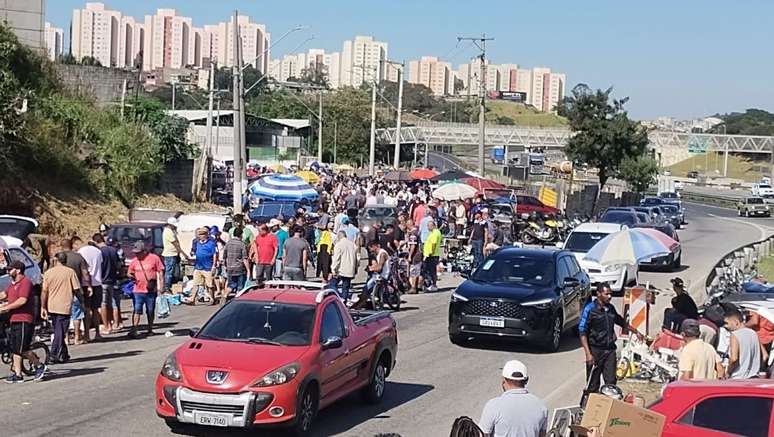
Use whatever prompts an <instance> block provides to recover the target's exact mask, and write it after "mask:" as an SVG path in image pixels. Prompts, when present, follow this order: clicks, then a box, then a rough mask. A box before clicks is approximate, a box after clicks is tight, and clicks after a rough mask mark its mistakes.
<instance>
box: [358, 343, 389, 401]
mask: <svg viewBox="0 0 774 437" xmlns="http://www.w3.org/2000/svg"><path fill="white" fill-rule="evenodd" d="M386 359H387V356H386V355H381V356H380V357H379V361H378V362H377V363H376V365H375V366H374V370H373V371H372V372H371V380H370V381H369V382H368V385H367V386H365V387H363V391H362V392H361V393H362V397H363V400H364V401H366V402H368V403H369V404H378V403H379V402H381V401H382V398H383V397H384V389H385V388H386V384H387V364H386V363H385V361H386Z"/></svg>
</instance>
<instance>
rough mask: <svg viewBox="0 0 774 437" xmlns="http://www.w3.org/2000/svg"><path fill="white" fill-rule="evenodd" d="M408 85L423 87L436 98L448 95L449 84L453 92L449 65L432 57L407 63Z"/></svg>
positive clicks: (424, 57) (452, 79) (452, 80)
mask: <svg viewBox="0 0 774 437" xmlns="http://www.w3.org/2000/svg"><path fill="white" fill-rule="evenodd" d="M408 81H409V82H410V83H413V84H417V85H424V86H426V87H428V88H430V90H431V91H432V92H433V94H435V95H436V96H443V95H446V94H449V83H450V82H451V83H452V92H453V91H454V86H453V82H454V78H453V76H452V72H451V64H449V63H448V62H440V61H439V60H438V58H436V57H434V56H423V57H422V58H421V59H419V60H418V61H411V62H409V80H408Z"/></svg>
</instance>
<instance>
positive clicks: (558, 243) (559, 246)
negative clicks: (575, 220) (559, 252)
mask: <svg viewBox="0 0 774 437" xmlns="http://www.w3.org/2000/svg"><path fill="white" fill-rule="evenodd" d="M556 247H557V249H563V248H564V242H563V241H557V242H556Z"/></svg>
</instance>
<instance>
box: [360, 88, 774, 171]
mask: <svg viewBox="0 0 774 437" xmlns="http://www.w3.org/2000/svg"><path fill="white" fill-rule="evenodd" d="M376 83H377V79H376V78H374V83H372V84H371V142H370V143H369V147H368V175H369V176H373V175H374V160H375V159H376ZM772 171H774V170H772Z"/></svg>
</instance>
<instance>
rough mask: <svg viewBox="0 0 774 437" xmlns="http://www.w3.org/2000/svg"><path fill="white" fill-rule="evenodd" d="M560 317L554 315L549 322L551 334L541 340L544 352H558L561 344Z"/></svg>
mask: <svg viewBox="0 0 774 437" xmlns="http://www.w3.org/2000/svg"><path fill="white" fill-rule="evenodd" d="M562 328H563V326H562V316H561V315H560V314H556V315H555V316H554V318H553V320H552V321H551V332H550V333H549V334H548V335H547V336H546V338H545V339H544V340H543V349H545V351H546V352H550V353H553V352H556V351H558V350H559V346H560V345H561V344H562V331H563V329H562Z"/></svg>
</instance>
